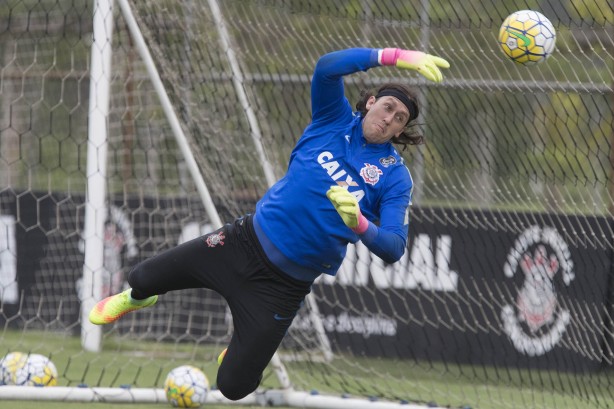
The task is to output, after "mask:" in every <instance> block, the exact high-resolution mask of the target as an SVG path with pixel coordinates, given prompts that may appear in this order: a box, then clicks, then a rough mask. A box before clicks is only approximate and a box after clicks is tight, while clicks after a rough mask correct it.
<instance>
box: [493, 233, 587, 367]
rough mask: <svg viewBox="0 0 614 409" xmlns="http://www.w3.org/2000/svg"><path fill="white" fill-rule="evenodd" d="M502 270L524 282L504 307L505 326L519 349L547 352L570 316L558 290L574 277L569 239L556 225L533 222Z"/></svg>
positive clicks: (502, 318) (507, 275) (558, 337)
mask: <svg viewBox="0 0 614 409" xmlns="http://www.w3.org/2000/svg"><path fill="white" fill-rule="evenodd" d="M503 271H504V273H505V275H506V277H509V278H514V279H515V280H516V282H518V283H521V284H520V285H519V288H518V292H517V294H516V299H515V303H514V305H505V306H504V307H503V309H502V311H501V320H502V322H503V330H504V331H505V333H506V334H507V336H508V337H509V338H510V340H511V341H512V343H513V345H514V347H515V348H516V349H517V350H518V351H520V352H522V353H524V354H526V355H529V356H539V355H544V354H545V353H547V352H548V351H550V350H551V349H552V348H554V347H555V346H556V345H557V344H558V343H559V341H560V340H561V338H562V337H563V334H564V333H565V330H566V328H567V325H568V324H569V320H570V314H569V311H567V310H566V309H565V308H564V306H562V305H561V304H560V303H559V300H558V297H557V291H556V288H557V285H559V286H560V285H565V286H569V284H570V283H571V281H572V280H573V279H574V278H575V274H574V272H573V261H572V260H571V253H570V252H569V248H568V246H567V243H565V241H564V240H563V238H562V237H561V236H560V235H559V233H558V232H557V230H556V229H554V228H551V227H544V228H540V227H539V226H531V227H530V228H528V229H527V230H525V231H524V232H523V233H522V234H521V235H520V236H519V237H518V239H516V242H515V243H514V247H513V248H512V249H511V250H510V252H509V254H508V256H507V261H506V263H505V266H504V268H503Z"/></svg>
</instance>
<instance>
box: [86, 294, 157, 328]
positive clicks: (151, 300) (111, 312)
mask: <svg viewBox="0 0 614 409" xmlns="http://www.w3.org/2000/svg"><path fill="white" fill-rule="evenodd" d="M131 291H132V289H130V288H129V289H127V290H126V291H124V292H121V293H119V294H115V295H112V296H110V297H107V298H105V299H104V300H102V301H99V302H98V303H97V304H96V305H95V306H94V308H92V310H91V311H90V322H91V323H92V324H96V325H102V324H110V323H112V322H114V321H117V320H118V319H120V318H121V317H123V316H124V315H126V314H127V313H129V312H131V311H135V310H140V309H141V308H145V307H149V306H152V305H154V304H155V303H156V301H158V296H157V295H152V296H151V297H148V298H145V299H144V300H138V301H137V300H133V299H132V297H131V296H130V292H131Z"/></svg>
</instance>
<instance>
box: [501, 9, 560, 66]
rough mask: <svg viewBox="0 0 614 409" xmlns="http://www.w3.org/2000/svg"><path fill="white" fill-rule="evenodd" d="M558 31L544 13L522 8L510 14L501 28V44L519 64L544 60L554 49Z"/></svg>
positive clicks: (505, 51)
mask: <svg viewBox="0 0 614 409" xmlns="http://www.w3.org/2000/svg"><path fill="white" fill-rule="evenodd" d="M555 43H556V32H555V30H554V27H553V26H552V23H551V22H550V20H548V18H546V16H544V15H543V14H541V13H539V12H537V11H533V10H520V11H517V12H515V13H512V14H510V15H509V16H508V17H507V18H506V19H505V21H503V24H502V25H501V28H500V29H499V45H500V46H501V49H502V50H503V53H504V54H505V55H506V56H507V57H508V58H509V59H511V60H512V61H514V62H517V63H519V64H524V65H531V64H536V63H538V62H541V61H544V60H545V59H546V58H548V57H549V56H550V55H551V54H552V52H553V51H554V45H555Z"/></svg>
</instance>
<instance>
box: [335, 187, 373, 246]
mask: <svg viewBox="0 0 614 409" xmlns="http://www.w3.org/2000/svg"><path fill="white" fill-rule="evenodd" d="M326 197H328V200H330V202H331V203H332V204H333V206H334V207H335V210H337V213H339V216H341V219H342V220H343V223H345V225H346V226H347V227H349V228H350V229H352V230H353V231H354V233H356V234H362V233H364V232H365V231H366V230H367V228H368V227H369V221H368V220H367V219H366V217H365V216H363V215H362V213H361V212H360V207H359V206H358V201H357V200H356V198H355V197H354V196H352V194H351V193H350V192H348V190H347V189H345V188H343V187H341V186H332V187H331V188H330V189H328V191H327V192H326Z"/></svg>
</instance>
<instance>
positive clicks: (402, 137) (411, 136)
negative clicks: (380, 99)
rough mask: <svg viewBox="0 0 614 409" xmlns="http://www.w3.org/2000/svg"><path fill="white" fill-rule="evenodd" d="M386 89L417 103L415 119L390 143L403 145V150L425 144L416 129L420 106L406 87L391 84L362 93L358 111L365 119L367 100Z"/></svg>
mask: <svg viewBox="0 0 614 409" xmlns="http://www.w3.org/2000/svg"><path fill="white" fill-rule="evenodd" d="M386 89H395V90H397V91H400V92H402V93H404V94H405V95H407V97H408V98H409V99H410V101H412V102H413V103H415V108H416V109H415V112H416V115H415V117H414V118H409V119H408V120H407V123H406V124H405V128H404V129H403V132H401V133H400V134H399V136H395V137H393V138H392V139H391V140H390V141H391V142H392V143H395V144H397V145H403V150H405V149H406V148H407V145H420V144H423V143H424V137H423V136H422V135H420V134H419V133H418V132H417V131H416V130H415V129H414V127H415V125H416V124H415V120H416V118H417V117H418V116H419V114H420V110H419V106H418V98H416V96H415V95H414V93H413V92H412V91H411V90H410V89H409V88H408V87H407V86H405V85H403V84H399V83H394V82H390V83H387V84H384V85H382V86H381V87H380V88H378V89H377V90H375V91H373V90H365V91H362V92H361V93H360V100H359V101H358V102H357V103H356V110H357V111H358V112H360V113H361V114H362V117H363V118H364V117H365V115H366V114H367V100H368V99H369V98H370V97H372V96H374V95H377V94H378V93H379V92H381V91H384V90H386Z"/></svg>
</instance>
